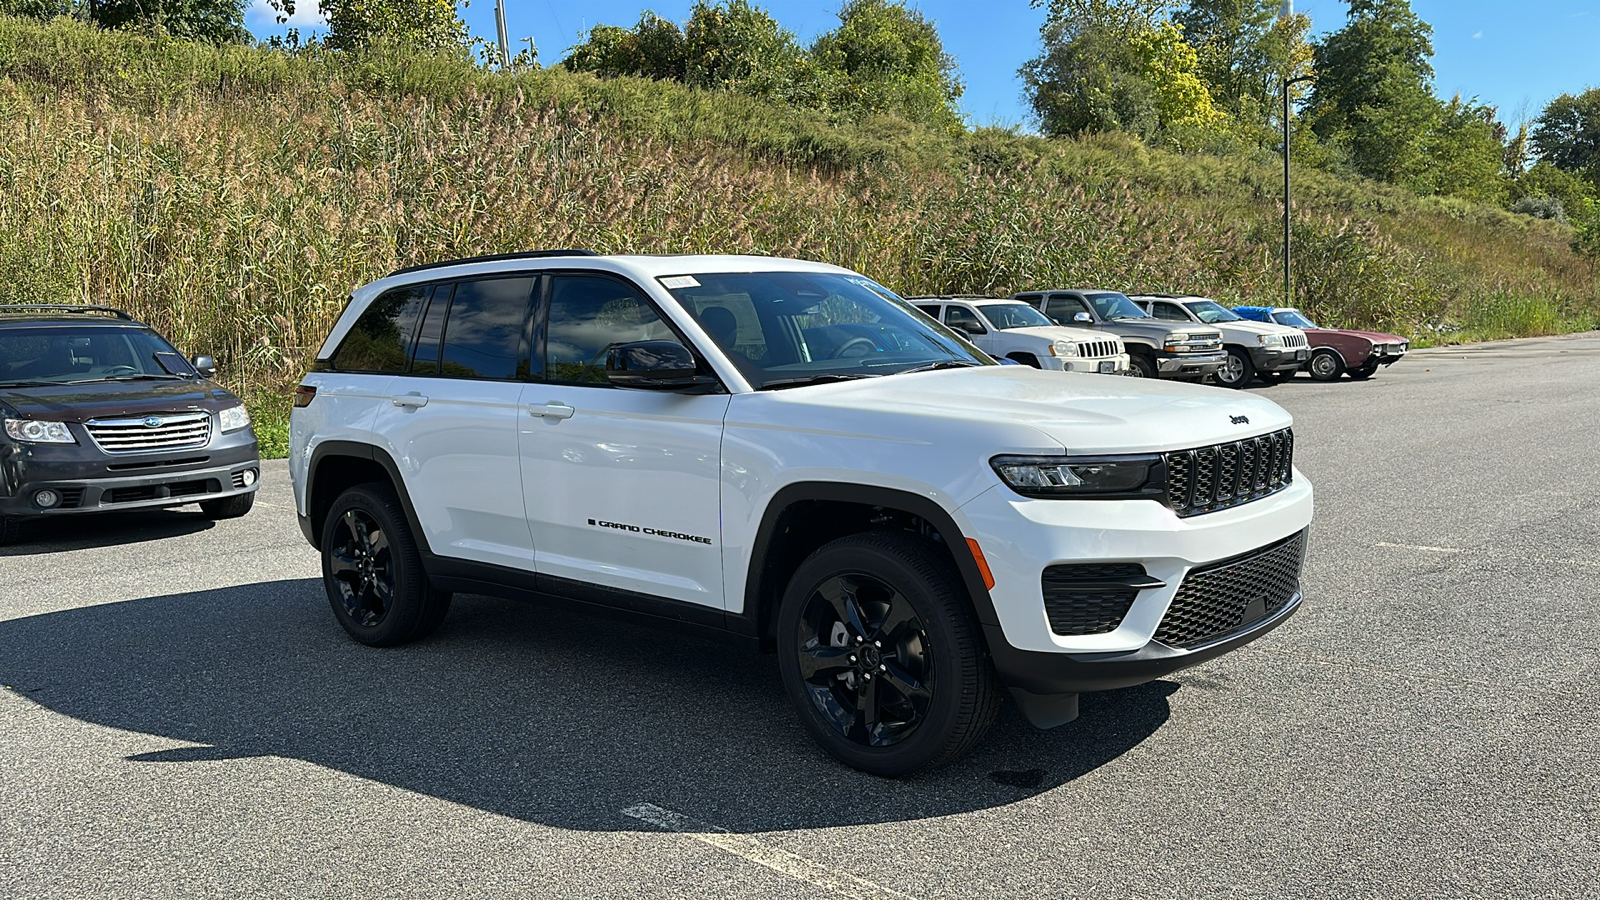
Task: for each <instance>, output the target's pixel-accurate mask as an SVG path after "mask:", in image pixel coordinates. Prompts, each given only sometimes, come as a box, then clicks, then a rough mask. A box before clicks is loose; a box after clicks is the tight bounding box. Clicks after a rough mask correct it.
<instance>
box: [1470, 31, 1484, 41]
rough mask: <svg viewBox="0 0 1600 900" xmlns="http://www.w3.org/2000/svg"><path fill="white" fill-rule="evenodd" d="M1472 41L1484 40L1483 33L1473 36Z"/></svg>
mask: <svg viewBox="0 0 1600 900" xmlns="http://www.w3.org/2000/svg"><path fill="white" fill-rule="evenodd" d="M1472 39H1473V40H1475V41H1480V40H1483V32H1481V31H1479V32H1477V33H1475V34H1474V35H1473V36H1472Z"/></svg>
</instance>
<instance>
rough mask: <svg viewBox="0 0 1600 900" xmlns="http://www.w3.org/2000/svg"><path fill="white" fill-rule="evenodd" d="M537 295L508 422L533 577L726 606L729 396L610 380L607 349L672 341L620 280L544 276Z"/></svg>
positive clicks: (637, 293)
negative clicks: (518, 394) (513, 425)
mask: <svg viewBox="0 0 1600 900" xmlns="http://www.w3.org/2000/svg"><path fill="white" fill-rule="evenodd" d="M541 297H542V299H541V301H540V308H541V316H540V319H541V321H540V323H539V327H537V328H536V329H535V332H534V347H535V359H536V364H535V372H534V379H533V381H532V382H531V383H530V384H528V385H527V387H526V388H524V390H523V392H522V410H521V413H520V416H519V418H518V422H519V425H518V432H519V449H520V455H521V483H522V487H523V497H524V502H525V507H526V516H527V520H528V523H529V526H530V527H531V528H532V530H533V541H534V546H535V547H536V548H537V561H538V570H539V573H540V575H541V577H548V578H551V579H566V580H568V581H572V582H580V583H583V584H589V585H600V586H603V587H608V588H614V589H620V590H624V591H630V592H634V593H639V594H648V595H652V596H654V597H665V598H669V599H672V600H680V601H685V602H688V603H693V604H697V605H700V606H705V607H711V608H715V609H719V610H720V609H722V608H723V606H724V601H723V591H722V531H721V519H720V504H721V484H720V478H721V450H722V427H723V418H724V417H725V416H726V414H727V411H728V403H729V400H730V397H729V395H728V394H726V393H717V394H698V395H696V394H682V393H675V392H671V391H651V390H630V389H624V388H616V387H612V386H611V384H610V383H609V382H608V381H607V380H606V376H605V355H606V349H607V348H608V347H610V346H612V345H613V344H621V343H628V342H631V341H644V340H676V341H681V340H682V338H681V336H680V335H678V334H677V333H676V332H675V331H674V330H673V329H672V328H671V327H669V326H668V325H667V323H666V322H665V320H664V319H663V317H662V316H661V315H660V313H659V312H658V311H657V310H656V308H655V306H654V304H653V303H652V302H651V301H650V299H649V298H648V297H647V296H646V295H645V294H644V293H643V292H642V291H641V290H639V288H638V287H637V286H635V285H633V284H631V283H630V282H628V281H626V280H624V279H622V278H619V277H613V276H609V275H599V274H583V273H572V274H551V275H549V276H548V277H547V278H546V280H545V283H544V286H543V288H542V290H541ZM729 345H730V346H745V345H744V344H741V343H740V342H739V340H738V339H737V338H736V339H733V340H730V341H729ZM540 362H542V372H541V371H540V369H541V367H540V365H539V363H540ZM541 375H542V379H541V377H540V376H541ZM556 586H557V587H560V585H559V584H557V585H556Z"/></svg>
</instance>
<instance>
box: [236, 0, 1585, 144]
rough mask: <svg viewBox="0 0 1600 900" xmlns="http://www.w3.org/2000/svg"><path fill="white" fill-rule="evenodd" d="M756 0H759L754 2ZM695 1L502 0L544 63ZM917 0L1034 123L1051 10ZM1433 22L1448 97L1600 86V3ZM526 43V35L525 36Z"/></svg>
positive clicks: (1308, 0)
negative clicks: (1027, 93)
mask: <svg viewBox="0 0 1600 900" xmlns="http://www.w3.org/2000/svg"><path fill="white" fill-rule="evenodd" d="M252 2H253V5H252V6H251V9H250V12H249V14H248V16H247V22H248V24H249V25H250V27H251V29H252V30H253V31H255V33H256V34H257V35H261V36H266V35H269V34H274V33H278V32H279V31H281V29H279V28H278V27H277V26H275V25H274V24H273V20H272V16H271V14H270V13H269V12H267V11H266V5H265V0H252ZM757 2H758V3H759V2H760V0H757ZM315 4H316V0H301V6H302V7H303V8H302V10H301V11H300V13H299V15H298V16H297V18H299V19H301V20H302V22H304V23H306V24H307V25H310V24H311V23H312V22H313V16H314V14H313V13H312V9H313V8H314V6H315ZM692 5H693V0H653V2H649V3H643V2H640V0H585V2H572V0H506V17H507V20H508V21H509V27H510V32H511V37H512V43H513V44H518V42H519V40H520V39H521V38H524V37H529V36H531V37H533V39H534V41H535V42H536V44H537V45H538V48H539V57H540V60H541V61H542V62H544V63H545V64H546V65H549V64H551V63H555V62H558V61H559V60H560V59H561V58H562V57H563V56H564V55H565V51H566V49H567V48H568V47H570V46H572V45H573V44H575V43H577V42H578V41H579V40H580V38H579V35H580V33H581V32H582V31H583V29H584V28H586V27H592V26H594V25H596V24H602V23H603V24H608V25H632V24H633V23H635V22H637V21H638V20H639V13H640V12H641V11H642V10H644V9H646V8H649V9H653V10H655V12H657V13H658V14H660V15H662V16H665V17H667V18H670V19H675V20H678V21H680V22H681V21H683V20H684V19H686V18H687V17H688V15H689V8H690V7H691V6H692ZM761 5H764V6H765V7H766V8H767V9H768V10H769V11H771V13H772V14H773V16H774V17H775V18H776V19H777V20H778V21H779V22H781V23H783V25H784V26H785V27H787V28H788V29H790V30H791V31H794V32H795V33H796V34H797V35H798V36H799V37H800V40H801V42H802V43H808V42H809V41H810V40H811V38H813V37H815V36H816V35H817V34H819V33H821V32H823V31H827V30H828V29H831V28H833V27H835V26H836V25H837V24H838V17H837V16H836V15H835V13H836V12H837V10H838V8H839V5H840V4H839V2H838V0H769V2H765V3H761ZM913 5H916V6H918V7H919V8H920V9H921V10H922V11H923V13H924V14H926V15H927V16H928V17H929V18H931V19H933V20H934V21H935V22H936V23H937V24H938V26H939V33H940V35H941V36H942V37H943V39H944V42H945V49H946V50H947V51H949V52H950V53H951V54H953V55H954V56H955V57H956V60H957V62H958V63H959V65H960V67H961V74H962V77H963V79H964V80H965V82H966V86H967V90H966V95H965V97H964V98H963V99H962V108H963V111H964V112H965V113H966V114H967V116H968V118H969V119H970V120H971V121H972V122H974V123H975V124H980V125H988V124H1001V125H1010V124H1026V120H1027V108H1026V105H1025V103H1024V101H1023V99H1022V85H1021V83H1020V82H1019V81H1018V79H1017V68H1018V67H1020V66H1021V65H1022V64H1023V63H1024V62H1026V61H1027V60H1028V59H1030V58H1031V57H1033V56H1034V55H1036V54H1037V53H1038V49H1039V25H1040V23H1042V22H1043V21H1044V12H1043V10H1037V9H1032V8H1030V7H1029V6H1028V3H1027V2H1026V0H985V2H971V0H964V2H956V0H924V2H922V3H920V4H913ZM1412 6H1413V8H1414V9H1416V11H1417V14H1418V15H1420V16H1422V18H1423V19H1424V20H1425V21H1427V22H1429V23H1431V24H1432V25H1433V32H1434V33H1433V44H1434V51H1435V56H1434V60H1433V65H1434V68H1435V69H1436V70H1437V73H1438V75H1437V79H1436V88H1437V90H1438V92H1439V94H1440V96H1442V97H1446V98H1448V97H1450V96H1451V95H1452V94H1455V93H1461V94H1463V95H1465V96H1468V97H1471V96H1473V95H1476V96H1478V97H1479V98H1480V99H1481V100H1482V102H1485V103H1489V104H1491V105H1494V106H1498V107H1499V108H1500V116H1501V119H1502V120H1503V121H1505V122H1507V123H1508V124H1510V125H1512V126H1513V127H1514V126H1515V125H1516V124H1518V123H1519V122H1521V121H1522V120H1524V119H1526V118H1532V117H1534V116H1537V115H1538V114H1539V111H1540V110H1541V109H1543V107H1544V105H1545V104H1546V103H1548V102H1549V101H1550V100H1551V98H1553V97H1555V96H1556V95H1557V94H1561V93H1577V92H1578V91H1581V90H1583V89H1584V88H1586V87H1595V86H1600V0H1522V2H1505V0H1413V2H1412ZM1296 9H1297V10H1298V11H1300V12H1305V13H1309V14H1310V15H1311V17H1312V20H1313V22H1314V23H1315V27H1316V29H1317V30H1318V31H1319V32H1320V31H1327V30H1333V29H1337V28H1338V27H1339V26H1340V25H1342V24H1343V23H1344V16H1345V9H1346V6H1345V4H1344V3H1343V2H1341V0H1298V2H1297V3H1296ZM463 18H465V20H466V22H467V25H468V27H469V28H470V29H471V30H472V33H473V34H475V35H480V36H482V37H485V38H488V39H491V40H492V39H493V38H494V0H474V2H473V3H472V4H471V6H469V7H468V8H467V9H466V10H464V15H463ZM518 46H526V44H518Z"/></svg>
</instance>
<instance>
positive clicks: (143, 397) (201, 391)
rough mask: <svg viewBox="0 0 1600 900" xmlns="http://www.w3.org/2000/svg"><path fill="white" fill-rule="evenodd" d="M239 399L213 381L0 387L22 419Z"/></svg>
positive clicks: (211, 407) (193, 406)
mask: <svg viewBox="0 0 1600 900" xmlns="http://www.w3.org/2000/svg"><path fill="white" fill-rule="evenodd" d="M238 402H239V401H238V399H237V398H235V397H234V396H233V395H232V394H230V393H228V392H227V391H225V390H223V389H222V388H220V387H218V386H217V385H215V384H213V383H212V382H210V381H203V380H201V381H196V380H194V379H187V378H186V379H184V380H182V381H94V382H88V383H85V384H52V385H48V386H39V387H0V410H4V411H6V412H7V413H8V414H10V415H12V416H17V417H20V418H24V419H45V420H49V421H55V422H87V421H89V420H90V419H118V418H127V417H130V416H142V415H150V414H152V413H170V412H187V411H196V412H198V411H201V410H204V411H207V412H216V411H217V410H219V409H222V408H224V407H228V406H233V405H235V404H237V403H238Z"/></svg>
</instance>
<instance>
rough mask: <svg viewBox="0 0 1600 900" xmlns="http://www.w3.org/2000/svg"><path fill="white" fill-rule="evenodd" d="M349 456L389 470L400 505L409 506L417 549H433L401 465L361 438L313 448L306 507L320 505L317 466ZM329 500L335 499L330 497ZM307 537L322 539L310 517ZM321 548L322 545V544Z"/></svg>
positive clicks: (409, 515) (409, 518) (408, 521)
mask: <svg viewBox="0 0 1600 900" xmlns="http://www.w3.org/2000/svg"><path fill="white" fill-rule="evenodd" d="M338 457H348V458H353V459H363V460H369V461H371V462H375V463H377V464H378V466H379V467H380V468H382V469H383V470H384V471H385V472H387V473H388V474H389V481H390V483H391V484H392V485H393V487H394V492H395V494H396V495H397V496H398V497H399V498H400V506H401V508H402V509H404V510H405V514H406V524H407V525H409V526H410V527H411V536H412V538H413V539H414V540H416V542H417V549H419V550H421V551H422V552H423V553H428V552H430V548H429V546H428V536H427V533H426V532H424V531H423V530H422V520H421V519H419V518H417V510H416V507H415V506H412V504H411V493H410V492H409V491H407V490H406V482H405V479H404V478H403V477H401V475H400V466H399V464H398V463H396V462H395V461H394V457H392V456H390V455H389V452H388V451H387V450H384V449H383V448H382V447H377V446H374V445H372V444H366V443H362V442H361V441H323V442H322V443H320V444H318V445H317V446H316V449H314V450H312V451H311V462H310V464H309V465H308V466H307V467H306V508H307V509H308V510H312V511H315V510H316V508H317V497H316V495H315V493H314V492H315V491H316V488H317V468H318V467H319V466H321V465H322V463H324V462H326V461H327V460H329V459H333V458H338ZM328 502H330V503H331V502H332V498H329V500H328ZM305 531H306V537H307V538H308V539H309V540H310V541H311V544H312V546H316V545H317V542H318V541H319V540H320V539H321V537H322V536H321V534H318V533H315V530H314V529H313V528H312V527H311V524H310V522H309V521H307V523H306V525H305ZM319 549H320V548H319Z"/></svg>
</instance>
